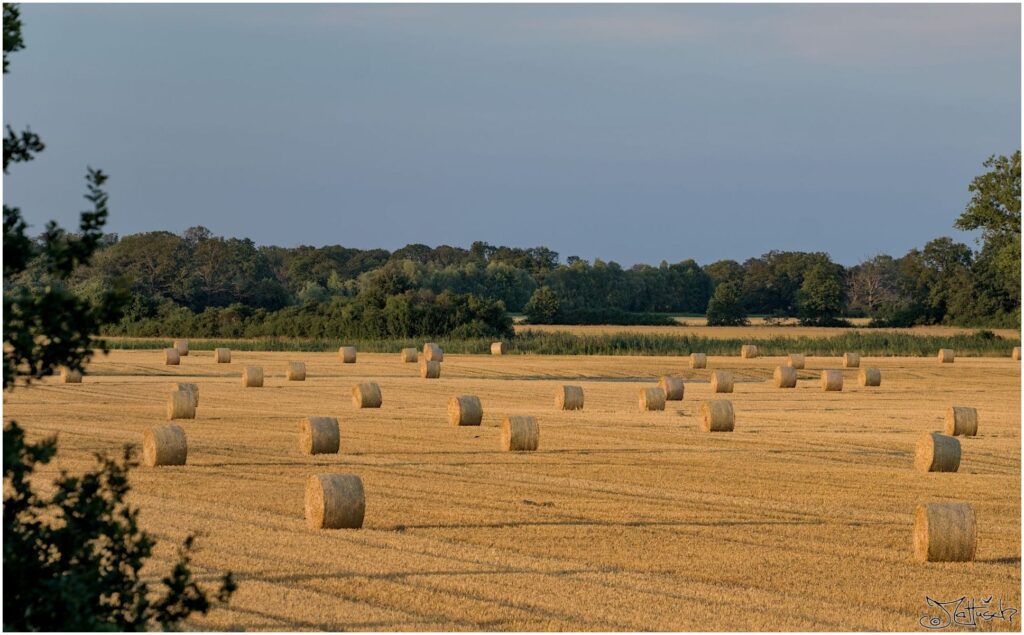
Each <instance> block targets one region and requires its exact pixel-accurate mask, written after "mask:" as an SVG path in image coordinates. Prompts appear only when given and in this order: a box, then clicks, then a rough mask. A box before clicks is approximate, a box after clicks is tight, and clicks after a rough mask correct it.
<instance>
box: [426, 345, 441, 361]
mask: <svg viewBox="0 0 1024 635" xmlns="http://www.w3.org/2000/svg"><path fill="white" fill-rule="evenodd" d="M423 359H425V360H427V361H428V362H443V361H444V351H443V350H441V347H440V346H438V345H437V344H434V343H433V342H427V343H426V344H424V345H423Z"/></svg>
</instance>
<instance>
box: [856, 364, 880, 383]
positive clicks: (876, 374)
mask: <svg viewBox="0 0 1024 635" xmlns="http://www.w3.org/2000/svg"><path fill="white" fill-rule="evenodd" d="M857 383H859V384H860V385H861V386H881V385H882V371H880V370H878V369H877V368H861V369H860V372H859V373H857Z"/></svg>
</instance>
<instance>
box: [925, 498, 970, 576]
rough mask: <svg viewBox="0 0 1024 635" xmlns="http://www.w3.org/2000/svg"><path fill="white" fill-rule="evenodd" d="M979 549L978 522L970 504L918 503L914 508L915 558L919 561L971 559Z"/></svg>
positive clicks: (959, 560) (960, 560)
mask: <svg viewBox="0 0 1024 635" xmlns="http://www.w3.org/2000/svg"><path fill="white" fill-rule="evenodd" d="M977 550H978V521H977V518H976V517H975V516H974V509H973V508H972V507H971V505H970V504H969V503H921V504H920V505H918V506H917V509H916V510H915V511H914V557H915V558H916V559H917V560H918V561H919V562H970V561H971V560H974V555H975V553H976V552H977Z"/></svg>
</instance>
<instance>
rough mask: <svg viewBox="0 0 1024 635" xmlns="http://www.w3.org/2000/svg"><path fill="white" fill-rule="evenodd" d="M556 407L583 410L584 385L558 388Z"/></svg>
mask: <svg viewBox="0 0 1024 635" xmlns="http://www.w3.org/2000/svg"><path fill="white" fill-rule="evenodd" d="M555 408H558V409H559V410H583V387H582V386H559V387H558V388H556V389H555Z"/></svg>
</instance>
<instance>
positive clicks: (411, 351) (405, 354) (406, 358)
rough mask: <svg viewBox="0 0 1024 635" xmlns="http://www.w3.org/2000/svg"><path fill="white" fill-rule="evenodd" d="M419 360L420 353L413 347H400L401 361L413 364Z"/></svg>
mask: <svg viewBox="0 0 1024 635" xmlns="http://www.w3.org/2000/svg"><path fill="white" fill-rule="evenodd" d="M419 360H420V353H419V351H417V350H416V349H415V348H403V349H402V361H403V362H405V363H406V364H415V363H416V362H418V361H419Z"/></svg>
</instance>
